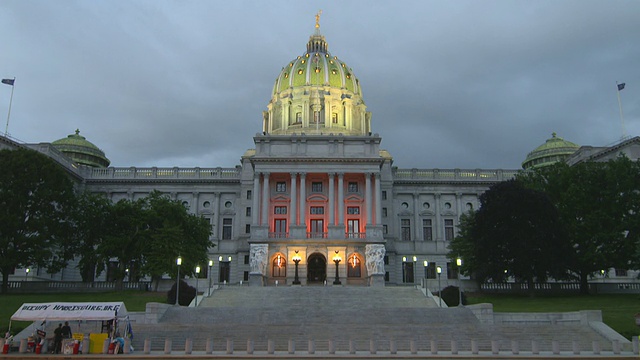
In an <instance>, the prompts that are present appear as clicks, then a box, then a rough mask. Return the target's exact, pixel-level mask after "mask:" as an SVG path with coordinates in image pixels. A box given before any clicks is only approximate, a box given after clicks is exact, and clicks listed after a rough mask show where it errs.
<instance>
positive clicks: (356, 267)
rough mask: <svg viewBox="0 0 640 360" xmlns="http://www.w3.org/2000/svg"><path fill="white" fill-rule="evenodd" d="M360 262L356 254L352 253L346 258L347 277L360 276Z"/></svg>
mask: <svg viewBox="0 0 640 360" xmlns="http://www.w3.org/2000/svg"><path fill="white" fill-rule="evenodd" d="M361 267H362V262H361V261H360V258H359V257H358V255H356V254H352V255H350V256H349V258H348V259H347V277H351V278H359V277H361V276H362V270H361Z"/></svg>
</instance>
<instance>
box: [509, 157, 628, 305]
mask: <svg viewBox="0 0 640 360" xmlns="http://www.w3.org/2000/svg"><path fill="white" fill-rule="evenodd" d="M639 178H640V165H639V163H638V162H633V161H631V160H629V159H628V158H626V157H624V156H621V157H618V158H617V159H615V160H610V161H608V162H583V163H579V164H576V165H573V166H568V165H566V164H556V165H553V166H550V167H546V168H542V169H539V170H536V171H535V172H533V173H529V174H526V175H524V176H523V177H522V180H523V181H524V182H526V183H527V186H529V187H531V188H535V189H540V190H543V191H545V192H546V193H547V194H548V195H549V197H550V198H551V200H552V202H553V203H554V204H555V206H556V208H557V209H558V212H559V215H560V219H561V221H562V223H563V224H564V226H565V227H566V229H567V236H568V241H569V244H570V246H572V248H573V250H574V251H573V252H572V256H571V257H570V258H567V260H566V261H567V262H568V264H569V268H570V270H571V274H572V275H573V277H574V278H576V279H578V280H579V281H580V290H581V292H582V293H588V291H589V283H588V281H589V278H591V277H592V276H593V275H594V274H595V273H597V272H599V271H600V270H602V269H609V268H612V267H616V268H625V269H626V268H629V267H630V266H632V264H633V261H634V254H636V253H637V249H638V221H639V220H638V216H637V214H638V211H639V210H640V209H639V206H640V202H639V197H640V183H639V182H638V179H639ZM636 266H637V265H636Z"/></svg>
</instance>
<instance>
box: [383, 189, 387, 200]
mask: <svg viewBox="0 0 640 360" xmlns="http://www.w3.org/2000/svg"><path fill="white" fill-rule="evenodd" d="M382 200H387V192H386V191H383V192H382Z"/></svg>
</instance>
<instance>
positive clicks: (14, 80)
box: [4, 76, 16, 137]
mask: <svg viewBox="0 0 640 360" xmlns="http://www.w3.org/2000/svg"><path fill="white" fill-rule="evenodd" d="M15 84H16V78H15V76H14V77H13V83H12V84H11V97H10V98H9V111H8V112H7V125H6V126H5V127H4V137H7V136H8V135H9V118H10V117H11V104H12V103H13V89H15V87H16V86H15Z"/></svg>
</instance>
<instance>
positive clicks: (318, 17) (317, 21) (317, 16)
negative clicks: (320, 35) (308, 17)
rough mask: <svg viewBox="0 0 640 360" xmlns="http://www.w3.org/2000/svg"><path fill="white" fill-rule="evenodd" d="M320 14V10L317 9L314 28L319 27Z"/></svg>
mask: <svg viewBox="0 0 640 360" xmlns="http://www.w3.org/2000/svg"><path fill="white" fill-rule="evenodd" d="M320 15H322V10H320V11H318V13H317V14H316V29H318V28H319V27H320Z"/></svg>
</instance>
